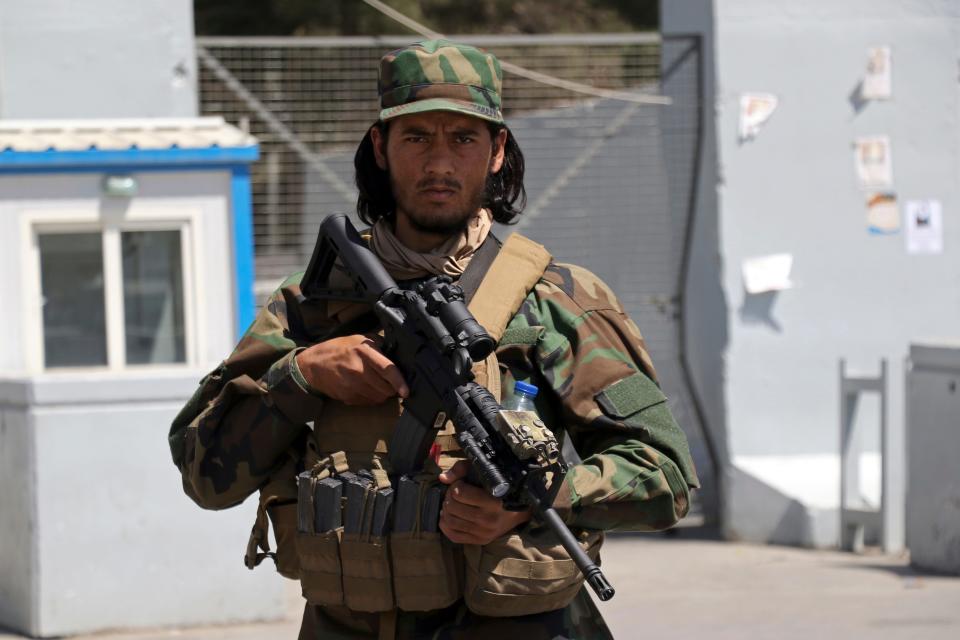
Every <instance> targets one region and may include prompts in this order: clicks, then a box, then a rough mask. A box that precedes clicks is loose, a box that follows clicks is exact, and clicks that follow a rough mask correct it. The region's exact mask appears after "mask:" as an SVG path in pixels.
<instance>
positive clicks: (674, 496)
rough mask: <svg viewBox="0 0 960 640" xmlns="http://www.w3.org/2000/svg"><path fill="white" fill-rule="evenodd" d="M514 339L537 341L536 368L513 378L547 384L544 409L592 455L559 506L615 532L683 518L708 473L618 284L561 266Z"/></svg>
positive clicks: (515, 328)
mask: <svg viewBox="0 0 960 640" xmlns="http://www.w3.org/2000/svg"><path fill="white" fill-rule="evenodd" d="M511 340H516V341H517V342H527V343H528V344H530V347H529V350H528V356H527V357H526V358H525V360H527V364H528V367H523V366H521V367H520V368H519V369H518V370H517V371H516V372H513V371H511V372H508V375H511V376H512V375H519V376H524V375H529V376H530V377H531V378H532V379H533V381H534V382H535V383H539V384H540V385H542V386H546V389H545V392H542V393H541V394H540V396H538V403H537V407H538V410H540V412H541V414H543V415H544V418H545V420H546V421H547V423H548V424H552V425H553V426H554V428H557V427H559V428H560V429H562V430H565V431H566V433H567V435H568V437H570V438H571V439H572V442H573V444H574V445H575V447H576V449H577V451H578V452H579V453H580V455H581V458H582V463H581V464H578V465H575V466H572V467H571V469H570V472H569V474H568V475H567V478H566V481H565V483H564V486H563V487H562V488H561V490H560V493H559V494H558V496H557V499H556V501H555V504H554V506H555V507H556V508H557V511H558V512H559V513H560V515H561V516H562V517H563V518H564V520H565V521H566V522H567V523H568V524H570V525H574V526H580V527H585V528H591V529H605V530H611V529H620V530H657V529H664V528H667V527H670V526H671V525H673V524H675V523H676V522H677V521H678V520H680V518H682V517H683V516H684V515H685V514H686V512H687V509H688V507H689V488H690V487H697V486H699V480H698V479H697V475H696V471H695V470H694V467H693V462H692V460H691V457H690V452H689V447H688V445H687V441H686V437H685V436H684V434H683V432H682V431H681V429H680V427H679V426H678V425H677V423H676V422H675V421H674V419H673V416H672V415H671V413H670V410H669V409H668V408H667V404H666V397H665V396H664V395H663V393H662V392H661V391H660V388H659V386H658V385H657V383H656V373H655V371H654V369H653V364H652V362H651V361H650V358H649V355H648V354H647V350H646V346H645V343H644V341H643V338H642V336H641V334H640V331H639V330H638V329H637V327H636V325H635V324H634V323H633V321H631V320H630V318H629V317H627V315H626V314H625V313H624V310H623V308H622V306H621V305H620V302H619V301H618V300H617V299H616V297H615V296H614V294H613V293H612V291H610V289H609V288H607V286H606V285H605V284H604V283H603V282H601V281H600V280H599V279H598V278H597V277H596V276H594V275H593V274H591V273H589V272H588V271H586V270H584V269H580V268H578V267H575V266H571V265H551V267H550V268H549V269H548V270H547V272H546V274H545V275H544V278H543V280H541V282H540V283H539V284H538V285H537V287H536V288H535V289H534V291H533V292H532V293H531V295H530V296H529V297H528V298H527V300H526V301H525V302H524V305H523V307H522V308H521V312H520V313H519V314H518V315H517V316H516V317H515V318H514V319H513V320H512V321H511V323H510V325H509V326H508V328H507V331H506V332H505V333H504V339H503V341H502V342H501V344H503V343H504V342H506V343H509V342H510V341H511ZM508 349H509V347H508ZM511 369H512V368H511ZM525 369H526V371H525ZM506 382H507V384H511V385H512V382H513V381H512V380H507V381H506Z"/></svg>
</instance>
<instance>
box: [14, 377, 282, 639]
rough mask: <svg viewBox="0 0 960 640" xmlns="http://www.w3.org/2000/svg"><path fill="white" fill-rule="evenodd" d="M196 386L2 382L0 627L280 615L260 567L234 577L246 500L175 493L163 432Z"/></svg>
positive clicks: (278, 591) (41, 631)
mask: <svg viewBox="0 0 960 640" xmlns="http://www.w3.org/2000/svg"><path fill="white" fill-rule="evenodd" d="M201 375H202V371H200V370H191V371H188V372H183V373H180V374H168V375H158V374H156V373H152V372H144V373H140V374H129V373H128V374H106V373H104V374H89V373H88V374H80V375H67V374H63V375H59V376H55V377H46V378H33V379H29V380H9V379H8V380H6V381H2V382H0V407H2V409H0V417H2V419H3V422H2V430H3V431H2V433H0V436H2V437H0V462H2V463H3V464H2V465H0V485H2V486H3V487H4V492H5V495H6V496H8V498H10V499H9V500H8V499H7V498H5V499H4V500H3V501H2V502H0V541H2V546H0V549H2V552H0V626H3V627H11V628H13V629H15V630H17V631H21V632H24V633H28V634H30V635H33V636H40V637H49V636H60V635H72V634H77V633H84V632H91V631H96V630H103V629H111V628H129V627H151V626H171V625H196V624H209V623H225V622H236V621H251V620H264V619H271V618H273V619H275V618H277V617H279V616H281V615H283V614H284V613H285V607H286V606H287V604H286V603H287V600H286V596H285V589H284V584H283V581H282V580H281V579H280V578H279V577H278V576H276V574H275V573H274V572H273V571H272V570H271V567H270V563H269V562H268V563H266V564H265V565H264V566H263V567H262V568H261V569H260V570H259V571H255V572H250V571H248V570H247V569H246V568H245V567H244V566H243V562H242V558H243V552H244V550H245V548H246V541H247V536H248V534H249V530H250V526H251V525H252V524H253V520H254V514H255V512H256V502H255V500H248V501H247V503H246V504H244V505H243V506H242V507H239V508H235V509H231V510H228V511H223V512H217V513H213V512H205V511H202V510H200V509H199V508H197V506H196V505H195V504H193V503H192V502H191V501H190V500H189V498H187V497H186V496H185V495H184V494H183V492H182V491H180V489H179V485H180V479H179V473H178V472H177V470H176V469H175V467H174V466H173V465H172V464H171V462H170V456H169V453H168V448H167V445H166V431H167V428H168V425H169V424H170V422H171V421H172V420H173V417H174V416H175V415H176V413H177V411H179V409H180V407H181V406H182V405H183V402H184V399H185V398H186V397H188V396H189V394H190V393H192V391H193V389H194V388H195V385H196V381H197V379H198V378H199V377H200V376H201ZM28 405H29V406H28Z"/></svg>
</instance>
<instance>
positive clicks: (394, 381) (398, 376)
mask: <svg viewBox="0 0 960 640" xmlns="http://www.w3.org/2000/svg"><path fill="white" fill-rule="evenodd" d="M363 355H364V357H365V358H366V359H367V362H368V363H369V364H370V366H371V367H372V368H373V370H374V371H375V372H376V373H377V374H378V375H379V376H380V377H381V378H382V379H384V380H386V381H387V383H389V384H390V386H391V388H392V389H393V391H394V392H395V393H396V394H397V395H398V396H400V397H401V398H406V397H407V396H409V395H410V387H408V386H407V381H406V380H404V379H403V374H402V373H400V369H398V368H397V365H395V364H393V362H392V361H391V360H390V358H388V357H387V356H385V355H383V354H382V353H380V352H379V351H377V350H376V349H375V348H374V347H373V346H372V345H370V346H369V347H368V348H367V349H365V350H364V352H363Z"/></svg>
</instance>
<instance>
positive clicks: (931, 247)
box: [903, 200, 943, 254]
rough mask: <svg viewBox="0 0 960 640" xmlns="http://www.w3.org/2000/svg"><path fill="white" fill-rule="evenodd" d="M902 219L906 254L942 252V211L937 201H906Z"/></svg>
mask: <svg viewBox="0 0 960 640" xmlns="http://www.w3.org/2000/svg"><path fill="white" fill-rule="evenodd" d="M903 217H904V218H905V221H904V222H905V226H906V228H907V232H906V241H907V253H913V254H923V253H926V254H938V253H942V252H943V209H942V207H941V206H940V201H939V200H907V203H906V205H905V206H904V213H903Z"/></svg>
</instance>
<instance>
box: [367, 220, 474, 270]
mask: <svg viewBox="0 0 960 640" xmlns="http://www.w3.org/2000/svg"><path fill="white" fill-rule="evenodd" d="M492 226H493V215H492V214H491V213H490V211H488V210H487V209H480V210H479V211H478V212H477V214H476V215H475V216H473V217H472V218H470V220H468V221H467V228H466V229H464V230H463V232H462V233H458V234H457V235H455V236H453V237H451V238H449V239H448V240H447V241H445V242H444V243H443V244H441V245H440V246H439V247H437V248H435V249H433V250H431V251H429V252H427V253H419V252H417V251H414V250H413V249H410V248H408V247H406V246H405V245H403V244H402V243H401V242H400V240H399V239H397V236H396V235H395V234H394V233H393V229H391V228H390V224H389V223H388V222H387V221H386V220H383V219H380V220H378V221H377V223H376V224H375V225H373V237H372V238H371V239H370V248H371V249H373V252H374V253H376V254H377V257H379V258H380V261H381V262H382V263H383V266H384V267H386V269H387V271H388V272H389V273H390V275H392V276H393V277H394V278H395V279H397V280H411V279H413V278H422V277H423V276H428V275H448V276H450V277H451V278H453V279H454V280H456V279H458V278H459V277H460V276H461V275H463V272H464V271H465V270H466V268H467V265H468V264H470V259H471V258H472V257H473V254H474V252H476V250H477V249H479V248H480V245H481V244H483V241H484V240H486V239H487V234H488V233H490V227H492Z"/></svg>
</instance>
